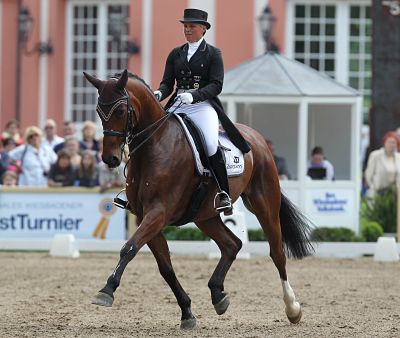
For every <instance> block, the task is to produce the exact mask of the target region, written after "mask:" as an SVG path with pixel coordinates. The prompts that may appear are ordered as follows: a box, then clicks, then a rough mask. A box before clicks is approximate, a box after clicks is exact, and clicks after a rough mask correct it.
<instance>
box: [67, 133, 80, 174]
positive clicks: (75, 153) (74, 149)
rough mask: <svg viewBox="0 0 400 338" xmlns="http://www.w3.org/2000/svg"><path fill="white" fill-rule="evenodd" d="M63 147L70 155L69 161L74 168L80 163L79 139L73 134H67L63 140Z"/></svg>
mask: <svg viewBox="0 0 400 338" xmlns="http://www.w3.org/2000/svg"><path fill="white" fill-rule="evenodd" d="M64 148H65V150H66V151H67V152H68V154H69V156H70V157H71V163H72V165H73V166H74V167H75V168H78V167H79V166H80V164H81V155H80V154H79V141H78V140H77V139H76V137H75V136H72V135H71V136H67V137H66V138H65V142H64Z"/></svg>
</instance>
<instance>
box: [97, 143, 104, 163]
mask: <svg viewBox="0 0 400 338" xmlns="http://www.w3.org/2000/svg"><path fill="white" fill-rule="evenodd" d="M98 146H99V150H97V152H96V154H95V157H96V161H97V163H100V162H102V159H101V155H102V154H103V137H100V138H99V142H98Z"/></svg>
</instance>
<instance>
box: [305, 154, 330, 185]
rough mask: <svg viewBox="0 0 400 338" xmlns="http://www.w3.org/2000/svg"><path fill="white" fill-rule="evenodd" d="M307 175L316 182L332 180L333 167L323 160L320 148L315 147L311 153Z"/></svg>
mask: <svg viewBox="0 0 400 338" xmlns="http://www.w3.org/2000/svg"><path fill="white" fill-rule="evenodd" d="M315 169H316V170H315ZM307 175H308V176H310V177H311V178H312V179H316V180H318V179H320V180H322V179H324V180H328V181H331V180H333V179H334V169H333V165H332V163H331V162H329V161H328V160H327V159H326V158H325V154H324V150H323V149H322V147H319V146H316V147H314V149H313V150H312V151H311V160H310V161H309V162H308V172H307Z"/></svg>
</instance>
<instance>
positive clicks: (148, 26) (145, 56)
mask: <svg viewBox="0 0 400 338" xmlns="http://www.w3.org/2000/svg"><path fill="white" fill-rule="evenodd" d="M142 8H143V9H142V78H143V80H144V81H146V82H147V83H148V84H150V85H151V61H152V49H151V44H152V36H153V31H152V25H153V0H143V1H142Z"/></svg>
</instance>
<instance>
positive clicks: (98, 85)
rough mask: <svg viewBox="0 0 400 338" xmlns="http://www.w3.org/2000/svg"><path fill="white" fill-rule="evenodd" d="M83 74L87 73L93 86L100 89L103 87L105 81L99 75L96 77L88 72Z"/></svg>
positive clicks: (86, 76) (87, 77)
mask: <svg viewBox="0 0 400 338" xmlns="http://www.w3.org/2000/svg"><path fill="white" fill-rule="evenodd" d="M83 75H85V78H86V80H88V81H89V82H90V83H91V84H92V85H93V86H95V87H96V88H97V89H98V90H100V89H101V88H102V87H103V81H101V80H100V79H98V78H97V77H94V76H92V75H90V74H88V73H85V72H83Z"/></svg>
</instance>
